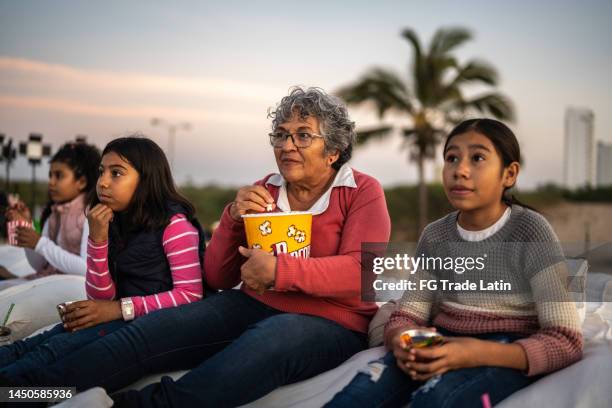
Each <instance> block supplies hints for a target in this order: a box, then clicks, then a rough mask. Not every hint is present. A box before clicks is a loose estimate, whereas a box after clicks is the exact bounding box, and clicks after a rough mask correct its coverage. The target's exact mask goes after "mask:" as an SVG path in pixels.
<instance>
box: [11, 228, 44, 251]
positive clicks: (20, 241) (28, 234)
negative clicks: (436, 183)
mask: <svg viewBox="0 0 612 408" xmlns="http://www.w3.org/2000/svg"><path fill="white" fill-rule="evenodd" d="M39 240H40V234H39V233H38V232H36V231H34V230H33V229H32V228H28V227H19V228H17V246H20V247H22V248H30V249H34V248H36V244H38V241H39Z"/></svg>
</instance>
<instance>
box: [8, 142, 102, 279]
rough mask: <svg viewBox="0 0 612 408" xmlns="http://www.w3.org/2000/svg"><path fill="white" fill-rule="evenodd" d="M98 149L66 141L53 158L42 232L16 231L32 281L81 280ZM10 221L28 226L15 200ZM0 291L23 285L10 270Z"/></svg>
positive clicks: (21, 205)
mask: <svg viewBox="0 0 612 408" xmlns="http://www.w3.org/2000/svg"><path fill="white" fill-rule="evenodd" d="M99 163H100V151H99V150H98V149H97V148H96V147H95V146H92V145H88V144H86V143H67V144H65V145H63V146H62V147H61V148H60V149H59V150H58V151H57V153H55V155H53V157H52V158H51V161H50V167H49V201H48V203H47V205H46V207H45V208H44V210H43V212H42V215H41V225H42V234H38V233H37V232H36V231H35V230H34V229H33V228H31V227H25V226H24V227H19V228H17V229H16V243H15V244H16V245H17V246H20V247H23V248H25V253H26V257H27V259H28V262H29V263H30V265H31V266H32V268H33V269H34V270H35V271H36V273H34V274H32V275H28V276H25V277H24V278H25V279H35V278H40V277H44V276H48V275H53V274H57V273H67V274H73V275H81V276H85V272H86V271H87V265H86V251H87V236H88V234H89V231H88V228H87V223H86V222H85V204H86V203H85V202H86V199H87V195H88V194H89V193H90V192H91V191H92V190H94V188H95V185H96V180H97V178H98V165H99ZM6 217H7V220H8V221H9V222H11V221H21V222H22V223H24V224H26V223H27V224H29V225H31V224H32V214H31V211H30V209H29V208H28V207H27V206H26V205H25V204H24V203H23V202H22V201H18V202H17V203H15V204H14V205H12V206H10V207H9V208H8V210H7V211H6ZM2 277H3V278H4V279H6V280H5V281H4V282H0V289H4V288H6V287H8V286H14V285H16V284H19V283H23V282H24V280H23V279H15V278H17V276H15V275H13V274H12V273H10V271H8V273H5V274H4V275H3V276H2Z"/></svg>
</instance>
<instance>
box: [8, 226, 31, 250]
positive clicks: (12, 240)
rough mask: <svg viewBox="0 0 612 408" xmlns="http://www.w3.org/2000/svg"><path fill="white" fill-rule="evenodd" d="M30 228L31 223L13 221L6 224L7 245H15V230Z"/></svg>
mask: <svg viewBox="0 0 612 408" xmlns="http://www.w3.org/2000/svg"><path fill="white" fill-rule="evenodd" d="M20 227H26V228H32V223H31V222H29V221H24V220H13V221H9V222H7V223H6V230H7V235H8V241H9V245H13V246H15V245H17V228H20Z"/></svg>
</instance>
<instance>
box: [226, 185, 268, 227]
mask: <svg viewBox="0 0 612 408" xmlns="http://www.w3.org/2000/svg"><path fill="white" fill-rule="evenodd" d="M266 207H267V208H268V209H266ZM274 207H275V204H274V199H273V198H272V195H271V194H270V192H269V191H268V190H266V189H265V188H264V187H263V186H247V187H242V188H241V189H240V190H238V193H237V194H236V199H235V200H234V202H233V203H232V205H231V206H230V215H231V216H232V218H233V219H234V221H240V222H241V221H242V218H241V217H240V216H241V215H244V214H247V213H252V212H257V213H260V212H265V211H270V209H272V210H273V209H274Z"/></svg>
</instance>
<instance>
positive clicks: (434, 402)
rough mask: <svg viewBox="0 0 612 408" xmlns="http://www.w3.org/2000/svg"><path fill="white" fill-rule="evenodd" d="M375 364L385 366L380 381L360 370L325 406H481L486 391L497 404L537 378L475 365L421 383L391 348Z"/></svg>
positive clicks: (505, 337)
mask: <svg viewBox="0 0 612 408" xmlns="http://www.w3.org/2000/svg"><path fill="white" fill-rule="evenodd" d="M438 331H439V332H441V333H442V334H444V335H446V336H451V335H454V336H461V335H460V334H456V333H450V332H448V331H445V330H443V329H438ZM472 337H478V338H481V339H484V340H491V341H499V342H503V343H509V342H512V341H514V340H516V339H518V336H515V335H511V334H501V333H496V334H487V335H476V336H472ZM372 363H380V364H383V365H384V366H385V368H384V370H383V372H382V375H381V376H380V378H379V379H378V381H376V382H374V381H372V380H371V378H370V375H368V374H365V373H359V374H357V375H356V376H355V377H354V378H353V379H352V380H351V382H350V383H349V384H348V385H347V386H346V387H344V389H343V390H342V391H340V392H339V393H337V394H336V395H335V396H334V398H333V399H332V400H331V401H330V402H329V403H327V404H326V405H325V407H326V408H339V407H351V408H359V407H368V408H374V407H402V406H405V405H406V404H408V403H409V402H411V405H410V406H411V408H422V407H431V408H442V407H444V408H450V407H453V408H459V407H481V406H482V402H481V396H482V395H483V394H485V393H487V394H489V399H490V401H491V404H492V405H495V404H497V403H499V402H500V401H502V400H503V399H504V398H506V397H508V396H509V395H511V394H512V393H514V392H516V391H518V390H520V389H521V388H524V387H526V386H528V385H529V384H531V383H532V382H533V381H535V379H536V378H533V377H527V376H526V375H525V374H523V373H521V372H520V371H519V370H515V369H511V368H502V367H476V368H464V369H459V370H453V371H449V372H447V373H445V374H443V375H442V376H439V377H434V378H432V379H430V380H429V381H427V382H422V381H415V380H412V379H411V378H410V377H408V375H406V374H405V373H404V372H403V371H402V370H400V369H399V367H397V364H396V360H395V356H394V355H393V352H392V351H390V352H388V353H387V354H386V355H385V356H384V357H383V358H381V359H379V360H376V361H373V362H371V363H370V364H372Z"/></svg>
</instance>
